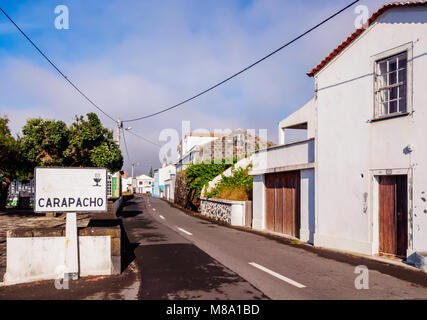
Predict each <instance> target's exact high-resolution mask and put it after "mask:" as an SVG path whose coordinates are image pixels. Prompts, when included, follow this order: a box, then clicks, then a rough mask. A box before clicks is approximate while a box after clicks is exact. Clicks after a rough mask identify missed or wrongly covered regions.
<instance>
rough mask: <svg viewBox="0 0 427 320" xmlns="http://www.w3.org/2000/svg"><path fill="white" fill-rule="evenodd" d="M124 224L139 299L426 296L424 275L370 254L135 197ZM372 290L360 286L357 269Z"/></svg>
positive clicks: (425, 276)
mask: <svg viewBox="0 0 427 320" xmlns="http://www.w3.org/2000/svg"><path fill="white" fill-rule="evenodd" d="M123 221H124V225H125V228H126V230H127V233H128V236H129V238H130V240H131V242H134V243H135V242H137V244H138V247H136V249H135V254H136V256H137V263H138V265H139V267H140V269H141V270H142V286H141V288H140V293H139V297H140V298H142V299H150V298H152V299H187V298H190V299H194V298H202V299H205V298H207V299H209V298H213V299H215V298H218V299H228V298H229V299H262V298H266V297H268V298H271V299H427V275H426V274H424V273H422V272H419V271H412V270H407V269H404V268H401V267H398V266H394V265H388V264H384V263H381V262H377V261H373V260H371V259H366V258H361V257H355V256H351V255H345V254H342V253H337V252H333V251H330V250H322V249H318V248H313V247H310V246H307V245H299V244H292V243H291V242H286V241H284V242H285V243H283V241H278V240H274V239H270V238H267V237H264V236H262V235H258V234H253V233H250V232H244V231H240V230H235V229H232V228H228V227H224V226H220V225H216V224H213V223H211V222H209V221H206V220H202V219H200V218H197V217H193V216H190V215H188V214H186V213H184V212H182V211H181V210H179V209H177V208H174V207H172V206H171V205H170V204H169V203H167V202H165V201H163V200H160V199H155V198H149V197H137V198H135V199H134V200H133V202H131V203H129V205H128V206H127V207H126V208H125V210H124V212H123ZM358 265H366V266H367V267H368V268H369V289H367V290H358V289H356V288H355V284H354V283H355V279H356V277H357V274H355V267H356V266H358Z"/></svg>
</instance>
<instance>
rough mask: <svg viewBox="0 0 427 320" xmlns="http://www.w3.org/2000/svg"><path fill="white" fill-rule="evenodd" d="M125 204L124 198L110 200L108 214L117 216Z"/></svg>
mask: <svg viewBox="0 0 427 320" xmlns="http://www.w3.org/2000/svg"><path fill="white" fill-rule="evenodd" d="M122 203H123V197H118V198H117V197H116V198H108V208H107V210H108V213H111V214H113V215H114V216H117V212H118V211H119V210H120V207H121V205H122Z"/></svg>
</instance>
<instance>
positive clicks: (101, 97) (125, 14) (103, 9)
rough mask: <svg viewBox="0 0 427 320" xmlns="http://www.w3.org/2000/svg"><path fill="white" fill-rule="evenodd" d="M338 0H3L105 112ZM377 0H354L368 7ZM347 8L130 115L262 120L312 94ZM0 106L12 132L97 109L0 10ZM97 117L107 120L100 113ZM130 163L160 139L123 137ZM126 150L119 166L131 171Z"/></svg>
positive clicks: (344, 27)
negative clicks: (316, 71)
mask: <svg viewBox="0 0 427 320" xmlns="http://www.w3.org/2000/svg"><path fill="white" fill-rule="evenodd" d="M349 2H350V1H345V0H322V1H319V0H317V1H315V0H306V1H295V0H293V1H291V0H262V1H261V0H258V1H257V0H215V1H213V0H191V1H190V0H162V1H160V0H135V1H129V0H128V1H118V0H110V1H109V0H104V1H94V0H90V1H83V0H74V1H63V0H59V1H17V0H3V1H2V2H1V7H2V8H3V9H4V10H5V11H6V12H8V14H9V15H10V16H11V17H12V18H13V19H14V20H15V21H16V22H17V23H18V24H19V25H20V26H21V27H22V28H23V30H24V31H25V32H26V33H27V34H28V35H29V36H30V37H31V38H32V39H33V40H34V41H35V42H36V43H37V44H38V45H39V46H40V47H41V48H42V49H43V50H44V51H45V52H46V53H47V55H48V56H49V57H50V58H51V59H52V60H53V61H54V62H55V63H56V64H57V65H59V66H60V68H61V69H62V70H63V71H64V73H65V74H66V75H68V76H69V77H70V78H71V79H72V80H73V81H75V82H76V83H77V84H78V86H79V87H81V89H82V90H83V91H84V92H86V93H87V94H88V96H89V97H91V98H92V99H93V100H94V101H95V102H96V103H97V104H98V105H100V106H102V108H103V109H105V110H106V112H107V113H109V114H111V115H112V116H114V117H121V118H122V119H129V118H133V117H136V116H141V115H145V114H147V113H151V112H155V111H158V110H160V109H162V108H164V107H168V106H170V105H173V104H175V103H176V102H179V101H181V100H183V99H185V98H188V97H190V96H192V95H193V94H195V93H197V92H199V91H201V90H203V89H205V88H207V87H209V86H210V85H212V84H214V83H216V82H218V81H220V80H222V79H224V78H225V77H227V76H229V75H231V74H232V73H234V72H236V71H238V70H239V69H241V68H242V67H244V66H246V65H248V64H250V63H252V62H254V61H255V60H257V59H258V58H260V57H262V56H263V55H265V54H266V53H268V52H270V51H272V50H273V49H275V48H277V47H279V46H281V45H282V44H284V43H286V42H287V41H289V40H290V39H292V38H294V37H295V36H297V35H298V34H300V33H302V32H303V31H305V30H306V29H308V28H310V27H311V26H313V25H315V24H317V23H318V22H320V21H321V20H323V19H324V18H326V17H327V16H329V15H330V14H332V13H333V12H335V11H337V10H338V9H340V8H342V7H344V6H345V5H346V4H348V3H349ZM387 2H388V1H384V0H363V1H360V3H359V5H366V6H367V7H368V8H369V10H370V13H373V12H374V11H375V10H377V9H378V8H379V7H380V6H381V5H382V4H384V3H387ZM57 5H66V6H68V8H69V19H70V20H69V21H70V29H69V30H57V29H56V28H55V27H54V20H55V17H56V15H55V13H54V9H55V7H56V6H57ZM354 8H355V7H353V8H351V9H349V10H348V11H346V12H345V13H343V14H342V15H340V16H338V17H336V18H335V19H334V20H332V21H330V22H328V23H327V24H326V25H324V26H322V27H321V28H319V29H317V30H316V31H314V32H313V33H311V34H310V35H309V36H307V37H305V38H303V39H301V40H299V41H298V42H297V43H295V44H294V45H292V46H290V47H288V48H286V49H285V50H283V51H281V52H280V53H278V54H276V55H275V56H273V57H272V58H270V59H269V60H267V61H265V62H264V63H262V64H259V65H258V66H256V67H255V68H254V69H252V70H250V71H248V72H246V73H244V74H243V75H241V76H239V77H238V78H235V79H233V80H232V81H230V82H229V83H227V84H225V85H224V86H222V87H220V88H218V89H217V90H215V91H212V92H210V93H209V94H207V95H205V96H202V97H200V98H199V99H197V100H194V101H192V102H191V103H189V104H187V105H185V106H184V107H182V108H179V109H177V110H174V111H172V112H169V113H166V114H163V115H161V116H159V117H156V118H152V119H150V120H146V121H141V122H136V123H132V124H130V125H131V126H132V128H133V129H132V130H134V132H135V133H137V134H139V135H142V136H145V137H147V138H149V139H151V140H154V141H157V140H158V137H159V133H160V132H161V130H163V129H165V128H176V129H178V130H180V128H181V121H182V120H190V121H191V129H197V128H206V129H209V130H213V129H226V128H230V129H235V128H244V129H264V128H265V129H268V132H269V139H271V140H273V141H275V142H277V123H278V122H279V121H280V120H281V119H283V118H284V117H286V116H287V115H289V114H290V113H292V112H293V111H295V110H297V109H298V108H299V107H301V106H302V105H304V104H305V103H306V102H307V101H308V100H310V99H311V97H312V96H313V90H314V82H313V79H312V78H309V77H307V76H306V72H308V71H310V70H311V69H312V68H313V67H314V66H315V65H317V64H318V63H319V62H320V61H321V60H322V59H323V58H324V57H325V56H326V55H328V54H329V53H330V51H331V50H332V49H334V48H335V47H336V46H337V45H338V44H339V43H341V42H342V41H343V40H344V39H345V38H346V37H347V36H348V35H349V34H350V33H351V32H353V31H354V21H355V19H356V17H357V14H356V13H355V12H354ZM0 68H1V70H2V72H1V73H0V97H1V99H0V115H7V116H8V117H9V119H10V127H11V128H12V130H13V132H14V133H19V131H20V128H21V127H22V126H23V125H24V124H25V121H26V119H28V118H31V117H39V116H40V117H43V118H53V119H60V120H63V121H65V122H67V123H70V122H71V121H72V120H73V117H74V115H75V114H86V113H87V112H90V111H96V110H95V109H94V108H93V107H92V106H90V105H89V104H88V103H87V102H86V101H84V100H83V99H82V98H81V97H80V96H79V95H78V94H76V92H75V91H74V90H73V89H72V88H71V87H70V86H69V85H68V84H66V82H65V81H64V80H63V79H61V78H60V77H59V75H58V74H56V71H55V70H53V69H52V67H51V66H50V65H48V64H47V63H46V61H44V60H43V59H42V58H41V56H40V55H39V54H38V53H37V52H36V51H35V50H34V49H33V48H32V47H31V46H30V45H29V43H28V42H27V41H26V40H25V39H24V38H23V37H22V35H20V34H19V33H18V32H17V30H16V29H14V27H13V26H12V25H11V24H10V23H9V22H8V20H7V19H6V18H5V17H4V16H3V15H0ZM100 117H101V119H102V121H103V122H104V124H105V125H106V126H108V127H109V128H111V129H113V128H114V123H113V122H111V120H109V119H108V118H106V117H104V116H102V115H100ZM127 142H128V146H129V150H130V157H131V160H132V161H133V162H137V163H139V165H138V166H137V167H136V173H137V174H139V173H146V172H148V170H149V168H150V166H153V167H157V166H158V165H159V160H158V149H156V147H153V146H151V145H150V144H147V143H145V142H143V141H141V140H139V139H137V138H134V137H133V136H130V135H128V136H127ZM129 163H130V161H129V159H128V158H127V156H126V157H125V170H127V171H129Z"/></svg>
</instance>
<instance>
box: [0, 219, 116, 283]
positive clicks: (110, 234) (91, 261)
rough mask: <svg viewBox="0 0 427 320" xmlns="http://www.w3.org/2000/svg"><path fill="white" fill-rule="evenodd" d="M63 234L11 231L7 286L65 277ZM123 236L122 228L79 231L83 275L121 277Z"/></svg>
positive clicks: (45, 231) (9, 234) (8, 249)
mask: <svg viewBox="0 0 427 320" xmlns="http://www.w3.org/2000/svg"><path fill="white" fill-rule="evenodd" d="M64 233H65V231H64V230H63V229H56V230H25V229H20V230H14V231H8V233H7V244H6V256H7V262H6V274H5V275H4V284H5V285H11V284H16V283H25V282H31V281H38V280H49V279H59V278H62V277H63V275H64V272H65V248H66V245H67V244H66V237H65V236H64ZM120 236H121V235H120V227H114V228H85V229H81V230H79V244H78V245H79V272H80V276H89V275H91V276H94V275H112V274H120V272H121V242H120Z"/></svg>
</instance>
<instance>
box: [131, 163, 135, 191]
mask: <svg viewBox="0 0 427 320" xmlns="http://www.w3.org/2000/svg"><path fill="white" fill-rule="evenodd" d="M134 169H135V163H132V193H133V188H134V181H135V180H134V179H135V178H134V177H133V172H134Z"/></svg>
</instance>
